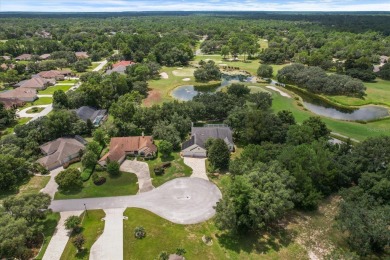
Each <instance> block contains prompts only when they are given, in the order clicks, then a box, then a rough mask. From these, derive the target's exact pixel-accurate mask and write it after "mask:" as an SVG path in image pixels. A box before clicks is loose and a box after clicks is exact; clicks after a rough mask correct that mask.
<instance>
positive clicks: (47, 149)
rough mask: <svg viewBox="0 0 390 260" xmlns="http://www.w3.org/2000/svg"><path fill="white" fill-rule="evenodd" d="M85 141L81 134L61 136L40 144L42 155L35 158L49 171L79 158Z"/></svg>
mask: <svg viewBox="0 0 390 260" xmlns="http://www.w3.org/2000/svg"><path fill="white" fill-rule="evenodd" d="M86 144H87V142H86V141H85V140H84V139H83V138H82V137H81V136H75V137H74V138H68V137H61V138H58V139H56V140H54V141H51V142H48V143H45V144H43V145H41V146H40V149H41V152H42V153H43V154H44V155H45V156H44V157H42V158H40V159H39V160H37V162H38V163H40V164H41V165H42V166H43V167H45V168H46V169H48V170H49V171H51V170H53V169H56V168H58V167H61V166H63V165H65V164H67V163H69V162H71V161H74V160H75V159H79V158H80V157H81V155H82V151H84V150H85V145H86Z"/></svg>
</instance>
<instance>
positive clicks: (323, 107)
mask: <svg viewBox="0 0 390 260" xmlns="http://www.w3.org/2000/svg"><path fill="white" fill-rule="evenodd" d="M290 90H291V91H293V92H294V93H296V94H297V95H299V96H300V97H301V98H302V100H303V102H302V103H303V106H304V107H305V108H306V109H307V110H309V111H311V112H313V113H314V114H317V115H320V116H325V117H329V118H333V119H338V120H348V121H371V120H376V119H380V118H384V117H387V116H389V110H388V109H387V108H385V107H380V106H373V105H369V106H363V107H360V108H340V107H337V106H333V105H332V104H330V103H328V102H325V101H324V100H321V99H316V98H312V97H309V96H308V95H305V94H304V93H302V92H300V91H295V90H293V89H290Z"/></svg>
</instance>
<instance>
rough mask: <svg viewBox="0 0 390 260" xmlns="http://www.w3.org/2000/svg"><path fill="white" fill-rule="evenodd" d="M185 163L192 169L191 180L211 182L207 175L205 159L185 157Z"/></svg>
mask: <svg viewBox="0 0 390 260" xmlns="http://www.w3.org/2000/svg"><path fill="white" fill-rule="evenodd" d="M184 163H185V164H186V165H188V166H189V167H191V168H192V174H191V178H201V179H205V180H209V178H208V177H207V173H206V159H205V158H190V157H184Z"/></svg>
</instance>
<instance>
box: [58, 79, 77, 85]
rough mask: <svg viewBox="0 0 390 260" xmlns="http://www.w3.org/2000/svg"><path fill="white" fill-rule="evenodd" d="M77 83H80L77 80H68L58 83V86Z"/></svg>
mask: <svg viewBox="0 0 390 260" xmlns="http://www.w3.org/2000/svg"><path fill="white" fill-rule="evenodd" d="M77 81H78V80H76V79H67V80H62V81H58V82H57V83H58V84H65V83H77Z"/></svg>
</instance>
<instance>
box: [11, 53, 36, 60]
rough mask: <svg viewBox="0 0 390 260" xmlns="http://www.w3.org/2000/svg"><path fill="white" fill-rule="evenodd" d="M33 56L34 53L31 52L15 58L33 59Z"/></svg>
mask: <svg viewBox="0 0 390 260" xmlns="http://www.w3.org/2000/svg"><path fill="white" fill-rule="evenodd" d="M31 58H32V55H31V54H27V53H25V54H22V55H19V56H18V57H16V58H15V60H19V61H20V60H31Z"/></svg>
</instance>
